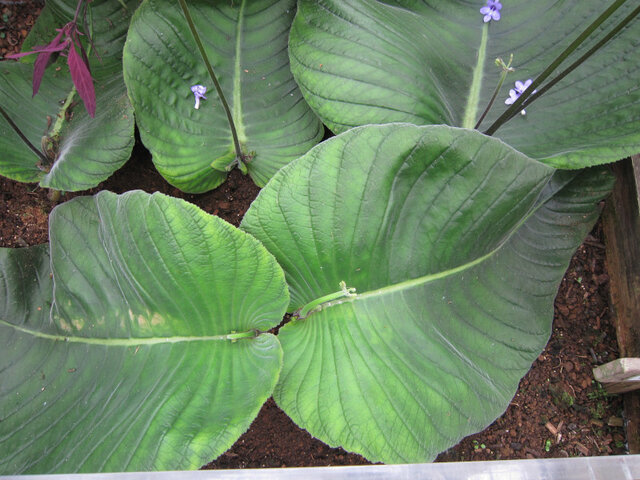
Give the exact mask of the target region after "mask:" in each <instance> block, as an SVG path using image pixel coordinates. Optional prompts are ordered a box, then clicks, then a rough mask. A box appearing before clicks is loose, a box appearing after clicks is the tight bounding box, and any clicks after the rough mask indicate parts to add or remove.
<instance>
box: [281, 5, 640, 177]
mask: <svg viewBox="0 0 640 480" xmlns="http://www.w3.org/2000/svg"><path fill="white" fill-rule="evenodd" d="M482 6H483V2H471V3H470V2H466V1H462V0H444V1H443V0H435V1H430V0H397V1H395V0H393V1H385V2H381V1H369V0H347V1H343V0H319V1H316V0H302V1H300V2H299V7H298V8H299V10H298V13H297V16H296V19H295V21H294V23H293V26H292V30H291V38H290V56H291V68H292V71H293V74H294V76H295V78H296V81H297V82H298V84H299V85H300V88H301V90H302V92H303V93H304V96H305V99H306V100H307V102H309V104H310V105H311V107H312V108H313V109H314V110H315V111H316V113H317V114H318V115H319V116H320V118H321V119H322V120H323V122H324V123H325V124H327V125H328V126H329V127H330V128H331V129H332V130H333V131H335V132H342V131H344V130H346V129H348V128H350V127H353V126H358V125H365V124H372V123H390V122H411V123H414V124H418V125H424V124H447V125H452V126H461V127H466V128H473V127H474V125H475V124H476V121H477V120H478V119H479V118H480V115H481V113H482V111H483V110H484V109H485V107H486V106H487V105H488V103H489V99H490V98H491V95H492V93H493V91H494V89H495V88H496V86H497V85H498V79H499V77H500V75H501V69H500V68H498V67H496V65H495V64H494V61H495V59H496V58H498V57H500V58H502V59H504V61H505V62H508V61H509V56H510V55H511V54H513V55H514V60H513V67H515V69H516V71H515V72H514V73H511V74H509V75H508V77H507V81H506V82H505V84H504V85H503V87H502V90H501V92H500V94H499V95H498V98H497V101H496V104H495V105H494V107H493V109H492V110H491V112H490V113H489V115H488V116H487V118H486V119H485V121H484V122H483V123H482V125H481V127H480V128H481V129H485V128H487V127H488V126H489V125H491V124H492V123H493V121H494V120H495V119H497V117H498V116H499V115H500V114H501V113H502V112H504V111H505V110H506V108H507V105H505V104H504V101H505V100H506V99H507V98H509V89H510V88H513V87H514V82H515V81H516V80H520V81H525V80H527V79H528V78H535V77H536V76H537V75H539V74H540V73H542V71H543V70H544V69H545V68H546V67H547V66H548V65H549V64H550V63H551V62H552V61H553V60H554V59H555V58H556V57H557V56H558V55H559V54H560V53H561V52H562V50H563V49H564V48H565V47H567V46H568V45H569V44H570V43H571V42H572V41H573V40H574V39H575V38H576V37H577V36H578V35H579V34H580V33H581V32H582V31H583V30H584V29H585V28H586V27H587V26H588V25H589V24H590V23H591V22H592V21H593V20H595V19H596V18H597V17H598V15H599V14H600V13H602V12H603V11H604V10H605V8H606V7H607V6H608V4H607V3H606V2H604V3H603V2H601V1H599V0H588V1H585V0H571V1H566V2H556V1H552V0H548V1H546V0H545V1H536V2H531V1H527V0H514V1H509V2H504V3H503V8H502V10H501V14H502V18H501V19H500V21H498V22H495V21H491V22H490V23H489V24H484V23H483V15H481V14H480V12H479V10H480V7H482ZM636 7H637V2H627V3H626V4H625V5H624V6H622V7H621V8H620V9H619V10H618V11H617V12H616V13H615V14H614V16H613V17H611V18H610V19H609V20H608V21H607V22H606V23H605V24H604V25H603V26H602V27H601V28H600V29H598V30H596V34H595V36H594V37H593V39H592V40H590V41H588V42H586V43H585V44H584V45H583V46H582V47H581V48H580V49H579V50H578V51H576V52H575V53H574V54H573V55H572V56H571V57H569V59H568V60H567V61H566V63H565V64H563V66H562V67H561V68H564V67H565V66H568V65H569V64H570V63H572V62H573V61H574V60H576V59H577V58H579V56H580V55H582V54H583V53H585V52H586V51H587V50H588V49H589V48H591V47H592V46H593V45H594V44H595V43H596V42H597V41H598V40H600V38H602V37H603V36H604V35H605V33H606V32H608V31H609V30H611V29H612V28H613V26H614V25H615V24H616V23H617V22H618V21H619V20H621V19H622V18H623V17H625V16H626V15H627V14H629V13H630V12H631V11H632V10H633V9H635V8H636ZM559 71H560V69H558V71H557V72H559ZM639 72H640V20H639V19H638V18H636V19H634V20H633V21H632V22H631V23H630V24H629V25H628V26H627V27H626V28H625V29H624V30H623V31H622V32H621V33H619V34H618V35H617V36H616V37H615V38H614V40H612V41H610V42H609V43H608V44H606V45H605V47H604V48H602V49H601V50H600V51H598V52H597V53H596V54H595V55H593V56H592V57H591V58H589V59H588V60H587V62H586V63H584V64H582V65H581V66H580V67H579V68H578V69H577V70H575V71H573V72H572V73H571V74H570V75H569V76H568V77H566V78H565V79H563V80H562V81H561V82H560V83H559V84H558V85H556V86H555V87H554V88H553V89H551V90H550V91H549V92H548V93H547V94H545V95H544V96H543V97H542V98H540V99H539V100H537V101H536V102H535V103H533V104H532V105H531V106H530V108H527V109H526V111H527V114H526V116H520V115H518V116H517V118H514V119H512V120H511V121H510V122H508V123H507V124H506V125H504V126H503V127H501V128H500V129H499V130H498V131H497V132H496V135H497V136H498V137H500V138H502V139H503V140H504V141H505V142H507V143H508V144H510V145H512V146H513V147H515V148H517V149H518V150H520V151H521V152H523V153H525V154H526V155H528V156H530V157H533V158H537V159H540V160H542V161H544V162H545V163H548V164H551V165H554V166H557V167H560V168H580V167H584V166H588V165H594V164H600V163H605V162H612V161H616V160H618V159H620V158H622V157H624V156H626V155H630V154H634V153H636V152H637V151H639V150H640V108H638V105H639V104H640V88H638V84H637V82H636V81H635V79H636V78H637V77H638V75H639Z"/></svg>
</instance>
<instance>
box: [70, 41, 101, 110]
mask: <svg viewBox="0 0 640 480" xmlns="http://www.w3.org/2000/svg"><path fill="white" fill-rule="evenodd" d="M67 63H68V64H69V71H70V72H71V80H72V81H73V84H74V85H75V86H76V90H78V95H80V98H81V99H82V101H83V102H84V106H85V108H86V109H87V112H89V116H90V117H91V118H93V117H95V116H96V92H95V90H94V88H93V79H92V78H91V73H90V72H89V67H88V66H87V65H86V64H85V63H84V61H83V60H82V57H81V56H80V54H79V53H78V52H77V50H76V46H75V45H74V44H73V43H72V44H71V45H70V47H69V55H68V57H67Z"/></svg>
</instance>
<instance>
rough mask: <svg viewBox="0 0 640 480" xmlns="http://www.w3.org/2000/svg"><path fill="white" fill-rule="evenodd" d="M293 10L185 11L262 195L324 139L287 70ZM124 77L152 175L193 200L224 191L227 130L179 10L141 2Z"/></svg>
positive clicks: (282, 5) (194, 7)
mask: <svg viewBox="0 0 640 480" xmlns="http://www.w3.org/2000/svg"><path fill="white" fill-rule="evenodd" d="M295 3H296V2H295V1H294V0H255V1H248V0H240V1H238V2H228V1H225V2H222V1H216V2H190V3H189V9H190V12H191V16H192V17H193V19H194V22H195V25H196V28H197V30H198V33H199V35H200V37H201V38H202V41H203V44H204V48H205V50H206V52H207V56H208V57H209V59H210V61H211V64H212V66H213V69H214V71H215V73H216V75H217V77H218V79H219V81H220V84H221V86H222V91H223V92H224V94H225V98H226V99H227V102H228V103H229V106H230V108H231V110H232V116H233V120H234V123H235V126H236V129H237V131H238V136H239V141H240V144H241V147H242V151H243V154H245V155H249V156H250V157H251V158H250V159H249V160H247V162H246V164H247V168H248V171H249V174H250V175H251V178H252V179H253V180H254V182H255V183H256V184H257V185H260V186H262V185H264V184H265V183H266V182H267V181H268V180H269V178H271V176H272V175H273V174H274V173H275V172H276V171H278V169H280V168H281V167H282V166H284V165H286V164H287V163H289V162H290V161H291V160H293V159H295V158H297V157H298V156H300V155H302V154H303V153H305V152H306V151H307V150H309V148H311V147H312V146H313V145H315V144H316V143H317V142H318V141H319V140H320V139H321V138H322V135H323V128H322V125H321V123H320V122H319V120H318V119H317V118H316V116H315V115H314V114H313V112H312V111H311V110H310V109H309V107H308V105H307V104H306V103H305V102H304V100H303V98H302V95H301V93H300V91H299V89H298V87H297V86H296V84H295V82H294V80H293V76H292V75H291V71H290V69H289V58H288V55H287V39H288V36H289V28H290V26H291V21H292V19H293V16H294V14H295ZM124 70H125V81H126V83H127V87H128V89H129V95H130V97H131V101H132V103H133V105H134V108H135V111H136V118H137V122H138V126H139V128H140V135H141V138H142V141H143V142H144V144H145V145H146V146H147V148H149V150H151V152H152V154H153V161H154V163H155V165H156V167H157V169H158V171H159V172H160V173H161V174H162V175H163V176H164V177H165V178H166V179H167V180H168V181H169V182H170V183H171V184H173V185H175V186H177V187H178V188H180V189H181V190H184V191H188V192H193V193H198V192H204V191H207V190H210V189H212V188H215V187H216V186H218V185H219V184H220V183H222V182H223V181H224V179H225V178H226V167H228V166H232V165H233V161H234V158H235V150H234V147H233V141H232V136H231V130H230V127H229V123H228V120H227V117H226V115H225V112H224V109H223V108H222V105H221V103H220V100H219V99H218V97H217V94H216V90H215V88H214V86H213V84H212V82H211V80H210V78H209V74H208V73H207V70H206V67H205V65H204V62H203V60H202V58H201V57H200V54H199V53H198V49H197V47H196V43H195V41H194V39H193V36H192V34H191V31H190V30H189V28H188V26H187V22H186V20H185V19H184V15H183V13H182V10H181V9H180V7H179V5H178V3H177V2H170V1H168V0H146V1H145V2H143V4H142V6H141V7H140V8H139V9H138V11H137V12H136V15H135V16H134V19H133V21H132V24H131V29H130V31H129V36H128V39H127V43H126V46H125V56H124ZM197 84H201V85H205V86H206V87H207V89H208V90H207V94H206V95H207V100H204V101H202V104H201V106H200V108H199V109H198V110H196V109H195V108H194V95H193V94H192V93H191V90H190V87H191V86H192V85H197Z"/></svg>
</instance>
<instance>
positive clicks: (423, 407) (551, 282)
mask: <svg viewBox="0 0 640 480" xmlns="http://www.w3.org/2000/svg"><path fill="white" fill-rule="evenodd" d="M553 172H554V170H553V169H552V168H550V167H547V166H545V165H543V164H541V163H539V162H537V161H534V160H531V159H529V158H527V157H526V156H524V155H522V154H520V153H519V152H517V151H515V150H513V149H512V148H511V147H508V146H507V145H505V144H504V143H502V142H501V141H499V140H497V139H494V138H491V137H487V136H484V135H482V134H480V133H478V132H475V131H473V130H463V129H457V128H452V127H445V126H423V127H416V126H413V125H408V124H391V125H384V126H367V127H360V128H355V129H352V130H350V131H348V132H346V133H343V134H341V135H339V136H337V137H335V138H333V139H330V140H328V141H326V142H324V143H323V144H321V145H319V146H317V147H316V148H314V149H312V150H311V151H310V152H309V153H307V154H306V155H304V156H303V157H301V158H300V159H299V160H297V161H296V162H293V163H292V164H291V165H289V166H288V167H286V168H284V169H283V170H282V171H281V172H279V173H278V174H277V175H276V176H275V177H274V178H273V179H272V180H271V182H269V184H268V185H267V186H266V187H265V188H264V189H263V190H262V191H261V192H260V194H259V196H258V198H257V199H256V201H255V202H254V203H253V205H252V206H251V208H250V209H249V211H248V212H247V214H246V216H245V218H244V220H243V223H242V227H243V229H245V230H246V231H248V232H250V233H251V234H252V235H254V236H255V237H256V238H258V239H259V240H261V241H262V242H263V244H264V245H265V246H266V247H267V249H268V250H269V251H271V252H272V253H273V254H274V255H275V256H276V258H277V260H278V262H279V263H280V265H282V267H283V268H284V270H285V274H286V278H287V283H288V284H289V289H290V293H291V298H292V303H291V305H290V308H289V309H290V310H299V309H301V308H302V310H301V312H300V313H299V317H300V318H299V319H298V320H294V321H292V322H290V323H289V324H287V325H286V326H285V327H283V328H281V329H280V333H279V336H278V338H279V339H280V342H281V343H282V346H283V349H284V352H285V353H284V359H285V360H284V362H285V363H284V366H283V370H282V373H281V376H280V381H279V384H278V386H277V387H276V391H275V393H274V398H275V399H276V402H277V403H278V405H280V406H281V408H283V409H284V411H285V412H286V413H287V414H288V415H289V416H291V418H292V419H293V420H294V421H295V422H296V423H297V424H298V425H300V426H301V427H302V428H304V429H306V430H308V431H309V432H310V433H311V434H312V435H314V436H316V437H318V438H319V439H321V440H322V441H324V442H326V443H328V444H329V445H332V446H337V445H340V446H343V447H344V448H345V449H347V450H349V451H355V452H358V453H361V454H362V455H364V456H366V457H367V458H368V459H369V460H372V461H382V462H386V463H398V462H424V461H429V460H431V459H433V458H434V457H435V456H436V455H437V454H438V453H439V452H440V451H442V450H445V449H446V448H448V447H451V446H453V445H455V444H456V443H457V442H458V441H459V440H460V439H461V438H463V437H464V436H466V435H468V434H471V433H474V432H477V431H480V430H482V429H483V428H484V427H486V426H487V425H488V424H490V423H491V422H492V421H493V420H494V419H495V418H496V417H497V416H499V415H500V414H501V413H502V412H503V411H504V410H505V409H506V407H507V405H508V404H509V401H510V399H511V398H512V396H513V394H514V393H515V391H516V388H517V386H518V382H519V380H520V378H521V377H522V376H523V375H524V374H525V373H526V372H527V370H528V369H529V368H530V366H531V363H532V362H533V360H535V358H536V357H537V356H538V355H539V353H540V352H541V351H542V349H543V348H544V345H545V343H546V342H547V339H548V336H549V333H550V326H551V320H552V317H553V299H554V296H555V294H556V289H557V286H558V283H559V281H560V279H561V278H562V275H563V273H564V271H565V269H566V267H567V265H568V262H569V259H570V258H571V255H572V253H573V252H574V250H575V248H577V246H578V245H579V243H580V241H581V239H582V238H583V236H584V235H585V234H586V232H587V231H588V229H589V227H590V226H591V225H592V223H593V222H594V221H595V218H596V216H597V214H598V211H597V207H596V205H595V204H596V203H597V201H598V200H599V199H600V198H602V197H603V196H604V195H605V194H606V192H607V191H608V188H609V187H610V184H611V179H610V176H609V175H607V173H606V172H605V171H602V170H595V169H594V170H590V171H586V172H584V173H577V174H576V173H571V174H569V173H563V174H555V175H554V174H553ZM341 282H345V284H343V285H342V287H346V288H355V289H356V291H355V293H349V294H347V292H345V291H343V288H341V286H339V284H340V283H341ZM332 293H335V295H332ZM318 300H321V301H322V300H325V301H324V302H322V303H319V302H318ZM326 300H329V301H326ZM314 307H315V308H314ZM309 308H310V309H311V310H310V312H309V313H307V310H308V309H309Z"/></svg>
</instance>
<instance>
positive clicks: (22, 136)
mask: <svg viewBox="0 0 640 480" xmlns="http://www.w3.org/2000/svg"><path fill="white" fill-rule="evenodd" d="M0 114H1V115H2V116H3V117H4V119H5V120H6V121H7V123H8V124H9V125H10V126H11V128H13V131H14V132H16V133H17V134H18V136H19V137H20V139H21V140H22V141H23V142H24V144H25V145H26V146H27V147H29V149H30V150H31V151H32V152H33V153H35V154H36V155H37V156H38V158H39V159H40V162H41V163H42V165H43V166H44V165H48V164H49V159H48V158H47V157H46V156H45V155H44V154H43V153H42V152H41V151H40V150H38V149H37V148H36V147H35V145H34V144H33V143H31V142H30V141H29V139H28V138H27V137H26V136H25V134H24V133H22V130H20V128H19V127H18V126H17V125H16V124H15V123H14V121H13V120H11V117H9V114H8V113H7V112H6V111H5V110H4V108H2V107H1V106H0Z"/></svg>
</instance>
